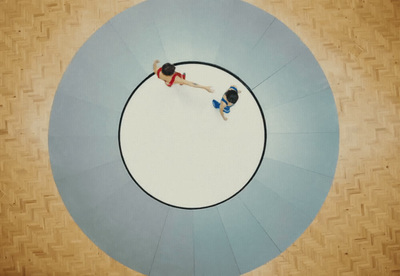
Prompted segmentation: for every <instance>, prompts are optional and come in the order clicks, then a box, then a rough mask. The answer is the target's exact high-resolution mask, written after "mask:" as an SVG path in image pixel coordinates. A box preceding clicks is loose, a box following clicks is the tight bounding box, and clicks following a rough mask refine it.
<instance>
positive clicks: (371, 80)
mask: <svg viewBox="0 0 400 276" xmlns="http://www.w3.org/2000/svg"><path fill="white" fill-rule="evenodd" d="M140 2H141V1H136V0H125V1H124V0H107V1H106V0H99V1H88V0H31V1H26V0H0V114H1V115H0V116H1V120H0V229H1V232H0V235H1V237H0V275H141V274H140V273H137V272H135V271H132V270H131V269H129V268H126V267H124V266H123V265H122V264H120V263H118V262H117V261H115V260H113V259H111V258H110V257H108V256H107V255H106V254H105V253H104V252H102V251H101V250H99V249H98V248H97V246H96V245H94V244H93V243H92V242H91V241H90V240H89V239H88V238H87V237H86V236H85V235H84V234H83V232H82V231H81V230H80V229H79V227H78V226H77V225H76V224H75V223H74V221H73V220H72V218H71V216H70V215H69V213H68V211H67V210H66V208H65V206H64V204H63V202H62V199H61V197H60V195H59V194H58V191H57V188H56V186H55V183H54V180H53V177H52V173H51V168H50V163H49V158H48V148H47V131H48V123H49V116H50V111H51V105H52V101H53V97H54V94H55V91H56V89H57V85H58V83H59V82H60V80H61V77H62V74H63V72H64V71H65V69H66V68H67V66H68V64H69V62H70V61H71V59H72V58H73V56H74V54H75V53H76V52H77V50H78V49H79V48H80V47H81V45H82V44H83V43H84V42H85V41H86V40H87V39H88V38H89V36H90V35H91V34H92V33H94V32H95V31H96V30H97V29H98V28H100V27H101V26H102V25H103V24H104V23H105V22H107V21H108V20H109V19H111V18H112V17H113V16H115V15H116V14H118V13H119V12H122V11H123V10H125V9H127V8H128V7H131V6H133V5H135V4H138V3H140ZM248 2H249V3H251V4H253V5H256V6H258V7H260V8H262V9H264V10H265V11H267V12H269V13H271V14H272V15H274V16H276V17H277V18H278V19H279V20H281V21H282V22H284V23H285V24H286V25H287V26H288V27H289V28H290V29H291V30H293V31H294V32H295V33H296V34H297V35H298V36H299V37H300V38H301V40H302V41H303V42H304V43H305V44H306V45H307V46H308V47H309V48H310V50H311V51H312V52H313V54H314V55H315V57H316V59H317V60H318V61H319V63H320V65H321V67H322V68H323V70H324V72H325V74H326V76H327V78H328V80H329V83H330V85H331V88H332V90H333V93H334V97H335V101H336V105H337V109H338V115H339V127H340V150H339V159H338V165H337V171H336V175H335V178H334V181H333V185H332V188H331V191H330V193H329V195H328V197H327V199H326V202H325V203H324V205H323V207H322V209H321V211H320V212H319V213H318V215H317V217H316V218H315V220H314V221H313V223H312V224H311V225H310V226H309V227H308V228H307V230H306V231H305V232H304V233H303V235H302V236H301V237H300V238H299V239H298V240H297V241H296V242H295V243H294V244H293V245H292V246H291V247H289V248H288V249H287V250H286V251H285V252H283V253H282V254H281V255H280V256H278V257H277V258H276V259H274V260H273V261H271V262H269V263H267V264H266V265H264V266H262V267H259V268H258V269H256V270H254V271H252V272H249V273H248V274H247V275H249V276H250V275H251V276H261V275H263V276H264V275H299V276H303V275H316V276H321V275H343V276H353V275H391V276H392V275H400V196H399V195H400V1H398V0H379V1H378V0H372V1H368V0H318V1H316V0H276V1H265V0H248ZM238 16H240V15H238Z"/></svg>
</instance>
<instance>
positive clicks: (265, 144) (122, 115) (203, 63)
mask: <svg viewBox="0 0 400 276" xmlns="http://www.w3.org/2000/svg"><path fill="white" fill-rule="evenodd" d="M173 64H174V65H184V64H201V65H207V66H212V67H215V68H218V69H220V70H222V71H224V72H226V73H228V74H229V75H231V76H233V77H234V78H236V79H237V80H238V81H240V82H241V83H242V85H243V86H245V87H246V89H247V90H248V91H249V92H250V93H251V95H252V96H253V98H254V100H255V101H256V103H257V105H258V108H259V110H260V113H261V117H262V121H263V126H264V147H263V151H262V154H261V158H260V161H259V162H258V166H257V168H256V169H255V170H254V173H253V175H252V176H251V177H250V179H249V180H248V181H247V183H246V184H245V185H243V187H242V188H241V189H240V190H239V191H237V192H236V193H235V194H233V195H232V196H230V197H228V198H226V199H224V200H222V201H220V202H217V203H214V204H212V205H208V206H202V207H182V206H177V205H173V204H170V203H166V202H164V201H162V200H160V199H158V198H156V197H155V196H153V195H152V194H150V193H149V192H147V191H146V190H145V189H144V188H143V187H142V186H140V184H139V183H138V182H137V181H136V180H135V178H134V177H133V175H132V174H131V172H130V171H129V169H128V166H127V165H126V162H125V159H124V155H123V153H122V148H121V125H122V118H123V117H124V113H125V109H126V107H127V105H128V103H129V102H130V100H131V98H132V96H133V95H134V94H135V92H136V91H137V90H138V89H139V87H140V86H141V85H142V84H143V83H144V82H146V81H147V80H148V79H149V78H151V77H152V76H153V75H154V72H153V73H151V74H150V75H148V76H147V77H146V78H145V79H144V80H143V81H142V82H141V83H139V85H137V86H136V88H135V89H134V90H133V91H132V93H131V95H130V96H129V98H128V99H127V100H126V103H125V105H124V108H123V109H122V112H121V118H120V120H119V126H118V146H119V152H120V154H121V159H122V162H123V163H124V166H125V169H126V171H127V172H128V174H129V176H130V177H131V178H132V180H133V182H134V183H135V184H136V185H137V186H138V187H139V188H140V189H141V190H142V191H143V192H145V194H147V195H148V196H150V197H151V198H153V199H155V200H157V201H158V202H160V203H162V204H164V205H167V206H170V207H174V208H178V209H183V210H201V209H207V208H211V207H215V206H217V205H220V204H222V203H224V202H226V201H228V200H230V199H232V198H234V197H235V196H237V195H238V194H239V193H240V192H241V191H243V189H244V188H245V187H247V185H249V184H250V182H251V181H252V180H253V178H254V176H255V175H256V174H257V172H258V169H259V168H260V166H261V163H262V162H263V160H264V155H265V150H266V146H267V124H266V122H265V116H264V112H263V109H262V107H261V105H260V103H259V102H258V99H257V97H256V95H254V93H253V91H252V90H251V89H250V87H249V86H248V85H247V84H246V83H245V82H244V81H243V80H242V79H241V78H239V77H238V76H237V75H235V74H233V73H232V72H230V71H229V70H227V69H225V68H223V67H221V66H218V65H216V64H212V63H208V62H203V61H182V62H177V63H173Z"/></svg>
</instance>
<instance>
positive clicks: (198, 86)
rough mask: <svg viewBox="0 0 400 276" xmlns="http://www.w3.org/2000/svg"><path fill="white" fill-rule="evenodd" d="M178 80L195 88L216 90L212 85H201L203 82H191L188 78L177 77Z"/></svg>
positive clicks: (209, 90) (211, 91)
mask: <svg viewBox="0 0 400 276" xmlns="http://www.w3.org/2000/svg"><path fill="white" fill-rule="evenodd" d="M176 82H177V83H179V84H185V85H188V86H191V87H194V88H201V89H204V90H207V91H208V92H210V93H213V92H214V90H213V89H212V88H211V86H204V85H201V84H198V83H195V82H191V81H188V80H185V79H182V78H179V79H177V80H176Z"/></svg>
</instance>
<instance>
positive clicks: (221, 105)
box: [219, 101, 228, 121]
mask: <svg viewBox="0 0 400 276" xmlns="http://www.w3.org/2000/svg"><path fill="white" fill-rule="evenodd" d="M225 106H226V103H224V102H223V101H221V102H220V104H219V113H220V114H221V116H222V118H223V119H224V120H225V121H226V120H228V118H227V117H226V116H225V115H224V108H225Z"/></svg>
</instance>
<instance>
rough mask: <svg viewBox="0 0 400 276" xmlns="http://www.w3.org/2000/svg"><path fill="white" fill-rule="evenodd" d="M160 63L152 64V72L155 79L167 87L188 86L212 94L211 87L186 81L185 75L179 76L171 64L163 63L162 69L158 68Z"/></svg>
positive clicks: (156, 61) (157, 61)
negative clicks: (161, 81) (174, 85)
mask: <svg viewBox="0 0 400 276" xmlns="http://www.w3.org/2000/svg"><path fill="white" fill-rule="evenodd" d="M159 62H160V61H159V60H158V59H157V60H155V61H154V63H153V71H154V74H156V75H157V77H158V78H159V79H161V80H163V81H164V82H165V84H166V85H167V86H172V85H173V84H175V83H176V84H180V85H188V86H191V87H195V88H201V89H204V90H206V91H208V92H210V93H212V92H214V90H213V89H212V88H211V86H204V85H201V84H198V83H195V82H191V81H188V80H186V75H185V73H183V74H181V73H178V72H175V65H173V64H171V63H165V64H164V65H163V66H162V67H158V66H157V64H158V63H159Z"/></svg>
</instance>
